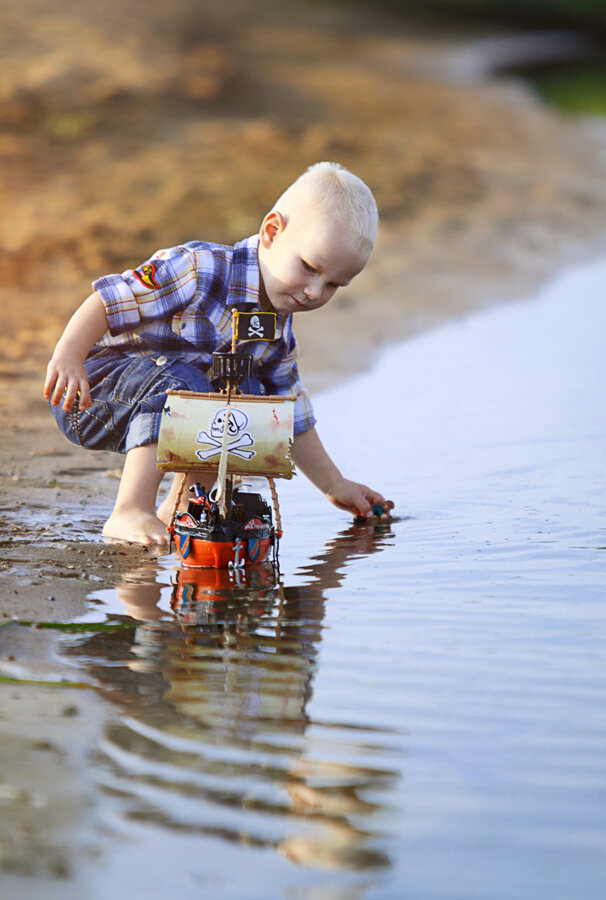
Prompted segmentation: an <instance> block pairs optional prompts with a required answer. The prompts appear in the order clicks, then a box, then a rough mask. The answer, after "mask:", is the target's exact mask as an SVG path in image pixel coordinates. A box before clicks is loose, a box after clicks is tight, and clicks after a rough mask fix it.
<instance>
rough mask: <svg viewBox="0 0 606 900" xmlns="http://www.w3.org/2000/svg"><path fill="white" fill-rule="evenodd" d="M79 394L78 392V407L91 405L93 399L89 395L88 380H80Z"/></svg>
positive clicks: (84, 407)
mask: <svg viewBox="0 0 606 900" xmlns="http://www.w3.org/2000/svg"><path fill="white" fill-rule="evenodd" d="M79 394H80V397H79V400H78V403H79V406H80V409H88V408H89V406H92V405H93V400H92V397H91V395H90V388H89V386H88V381H81V382H80V391H79Z"/></svg>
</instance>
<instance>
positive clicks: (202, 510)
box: [170, 492, 276, 569]
mask: <svg viewBox="0 0 606 900" xmlns="http://www.w3.org/2000/svg"><path fill="white" fill-rule="evenodd" d="M232 513H233V515H232V517H231V518H221V517H220V516H219V515H218V514H217V512H216V510H215V511H214V512H213V510H212V508H211V507H210V506H209V505H208V504H207V503H199V502H197V501H190V503H189V506H188V509H187V512H184V513H178V514H177V515H176V516H175V518H174V520H173V523H172V526H171V529H170V531H171V535H172V537H173V540H174V542H175V547H176V550H177V553H178V555H179V558H180V560H181V563H182V565H184V566H187V567H189V568H192V569H227V568H241V567H242V566H250V565H256V564H259V563H263V562H265V561H266V560H267V559H268V558H269V556H270V553H271V551H272V548H273V547H274V544H275V540H276V538H275V532H274V528H273V523H272V516H271V510H270V508H269V507H268V505H267V504H266V503H265V502H264V500H263V499H262V498H261V497H260V495H258V494H243V495H242V494H238V493H237V492H236V493H234V503H233V508H232Z"/></svg>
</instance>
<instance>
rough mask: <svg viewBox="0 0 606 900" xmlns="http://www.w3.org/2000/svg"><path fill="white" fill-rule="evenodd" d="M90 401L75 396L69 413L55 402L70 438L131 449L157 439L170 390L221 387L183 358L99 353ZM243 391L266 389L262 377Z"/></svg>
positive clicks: (90, 362) (89, 365)
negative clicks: (82, 401) (85, 405)
mask: <svg viewBox="0 0 606 900" xmlns="http://www.w3.org/2000/svg"><path fill="white" fill-rule="evenodd" d="M84 367H85V369H86V374H87V376H88V380H89V385H90V391H91V399H92V401H93V404H92V406H90V407H89V408H88V409H85V410H81V409H80V408H79V406H78V401H77V400H76V401H75V403H74V405H73V407H72V409H71V412H63V409H62V408H61V406H51V411H52V413H53V415H54V417H55V419H56V421H57V424H58V426H59V428H60V429H61V431H62V432H63V434H64V435H65V437H66V438H68V439H69V440H70V441H71V442H72V443H74V444H77V445H78V446H80V447H86V448H87V449H88V450H114V451H115V452H116V453H127V452H128V451H129V450H132V448H133V447H140V446H142V445H143V444H155V443H157V442H158V435H159V433H160V423H161V421H162V410H163V409H164V404H165V402H166V392H167V391H168V390H172V391H197V392H201V393H208V392H215V391H217V388H216V387H215V386H213V384H212V382H211V381H209V379H208V378H207V377H206V375H204V373H203V372H201V371H200V369H198V368H196V366H194V365H192V364H191V363H186V362H183V361H182V360H179V359H172V360H171V359H167V357H165V356H160V357H158V358H156V357H152V356H127V355H126V354H115V353H111V354H109V353H104V352H101V353H97V354H95V355H94V356H91V357H90V358H89V359H87V360H86V362H85V364H84ZM240 390H242V391H243V392H244V393H246V394H257V395H260V394H265V393H266V390H265V388H264V387H263V385H262V384H261V382H260V381H259V379H258V378H247V379H246V380H245V381H244V382H243V383H242V384H241V385H240Z"/></svg>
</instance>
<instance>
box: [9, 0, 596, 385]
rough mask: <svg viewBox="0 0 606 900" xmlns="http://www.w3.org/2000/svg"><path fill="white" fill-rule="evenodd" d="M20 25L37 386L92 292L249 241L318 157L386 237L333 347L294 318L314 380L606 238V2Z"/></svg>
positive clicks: (80, 16)
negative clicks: (165, 261)
mask: <svg viewBox="0 0 606 900" xmlns="http://www.w3.org/2000/svg"><path fill="white" fill-rule="evenodd" d="M0 24H1V27H0V59H1V61H0V172H1V175H0V177H1V179H2V191H1V199H0V203H1V204H2V215H1V216H0V276H1V279H2V283H3V287H4V291H5V292H6V297H7V302H6V305H5V309H6V315H7V316H8V322H7V323H6V327H5V329H4V338H3V339H2V341H1V343H0V351H1V353H2V360H1V362H0V374H1V375H4V376H5V377H6V378H9V379H12V380H14V379H20V380H21V381H23V380H26V381H27V380H28V379H30V380H31V379H34V380H35V383H36V384H37V385H38V384H39V379H40V376H41V373H42V371H43V368H44V365H45V363H46V360H47V358H48V356H49V353H50V350H51V349H52V346H53V344H54V341H55V340H56V338H57V337H58V335H59V332H60V329H61V328H62V326H63V324H64V322H65V320H66V318H67V316H68V315H69V313H70V312H71V311H72V310H73V309H74V308H75V307H76V306H77V305H78V304H79V303H80V302H81V300H82V299H83V298H84V297H85V296H86V295H87V294H88V292H89V290H90V282H91V280H93V279H94V278H96V277H98V276H99V275H101V274H104V273H107V272H110V271H121V270H122V269H124V268H126V267H127V266H129V267H130V266H134V265H138V264H140V263H141V262H142V261H143V260H144V259H146V258H147V257H148V256H149V255H150V254H151V253H152V252H153V251H155V250H156V249H158V248H160V247H165V246H171V245H173V244H175V243H178V242H180V241H187V240H192V239H203V240H214V241H225V242H233V241H235V240H238V239H240V238H243V237H246V236H248V235H249V234H251V233H253V232H254V231H256V229H257V227H258V224H259V222H260V220H261V218H262V216H263V214H264V213H265V211H266V210H267V208H268V207H269V206H270V205H271V203H272V202H273V200H274V199H275V197H276V196H277V195H278V194H279V193H281V191H282V190H283V189H284V187H285V186H286V185H287V184H288V183H289V182H290V181H291V180H292V179H293V178H295V177H296V176H297V175H298V174H299V173H300V172H301V170H302V169H303V168H304V167H305V166H307V165H309V164H310V163H312V162H315V161H317V160H320V159H333V160H337V161H339V162H341V163H343V164H344V165H346V166H348V167H350V168H352V169H353V170H354V171H355V172H356V173H358V174H359V175H360V176H361V177H362V178H364V179H365V180H366V181H367V182H368V183H369V184H370V185H371V187H372V188H373V190H374V191H375V194H376V197H377V201H378V205H379V208H380V211H381V219H382V230H381V239H380V242H379V246H378V249H377V252H376V254H375V258H374V259H373V262H372V265H371V267H370V268H369V270H368V272H367V273H365V274H364V276H363V277H362V278H361V279H360V281H359V284H356V286H355V288H354V289H353V290H352V291H350V292H347V293H343V296H342V297H338V298H337V299H336V300H335V302H334V304H333V305H331V308H330V313H328V312H327V313H326V315H327V318H325V319H324V320H323V322H324V323H325V328H323V329H322V332H323V333H322V334H317V331H318V328H317V327H316V326H315V325H314V323H313V322H309V321H301V322H300V323H298V324H299V328H300V343H301V345H302V347H303V358H304V366H303V367H304V369H305V370H308V371H309V380H310V382H311V385H310V386H311V387H312V388H313V387H317V386H318V385H320V386H321V385H323V384H325V383H326V381H327V379H328V378H329V377H339V376H341V375H345V374H347V373H348V372H350V371H351V369H352V366H355V365H359V361H360V359H361V358H364V359H365V360H366V359H367V358H368V359H369V360H370V358H371V356H372V352H371V351H372V350H373V348H376V347H380V346H381V345H382V344H383V342H384V341H385V340H388V339H390V340H393V339H397V338H399V337H402V336H405V335H407V334H410V333H412V332H414V331H417V330H419V329H422V328H426V327H428V326H430V325H431V324H433V323H434V322H435V321H438V320H440V319H441V318H443V317H444V316H445V315H458V314H460V313H461V312H463V311H466V310H467V309H470V308H474V307H475V306H476V305H478V304H479V303H485V302H490V301H492V300H498V299H503V298H505V297H512V296H516V295H520V294H524V293H526V292H527V291H528V290H529V289H530V287H531V286H532V284H533V283H535V282H536V281H537V280H540V279H541V278H544V277H545V275H546V274H549V272H550V271H551V270H552V269H553V268H554V267H557V266H558V265H561V264H562V263H563V262H566V261H567V260H572V259H575V258H578V257H579V256H580V255H588V254H590V253H591V252H593V249H594V248H595V246H596V241H597V242H598V244H599V243H600V241H601V235H602V233H603V230H604V223H605V222H606V193H605V190H604V177H603V176H604V147H605V145H606V142H605V137H604V135H605V130H604V126H603V120H602V118H601V116H602V115H604V114H606V68H605V64H604V58H603V49H604V36H605V34H606V9H605V4H604V3H603V2H601V0H510V2H507V3H505V2H501V0H441V2H438V0H436V2H417V3H415V2H404V0H380V2H373V3H370V2H363V0H359V2H347V0H341V2H335V3H332V4H328V3H324V2H321V0H279V2H274V0H266V2H262V3H254V4H253V3H251V2H248V0H223V2H222V3H220V4H217V3H211V2H209V0H145V2H143V0H129V2H127V3H124V2H122V0H98V2H95V3H92V2H81V3H75V2H73V0H55V2H54V3H53V4H51V5H49V4H48V3H46V2H43V0H5V2H4V3H3V4H2V11H1V12H0ZM369 301H371V302H369ZM306 332H309V339H306ZM312 339H313V347H312ZM335 342H336V346H335ZM329 370H330V372H329ZM32 384H33V381H32Z"/></svg>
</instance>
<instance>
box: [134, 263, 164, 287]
mask: <svg viewBox="0 0 606 900" xmlns="http://www.w3.org/2000/svg"><path fill="white" fill-rule="evenodd" d="M133 275H134V276H135V278H138V279H139V281H140V282H141V284H143V285H145V287H146V288H150V289H151V288H157V287H159V286H160V285H159V284H158V282H157V281H156V267H155V265H154V263H146V264H145V265H144V266H140V267H139V268H138V269H133Z"/></svg>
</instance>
